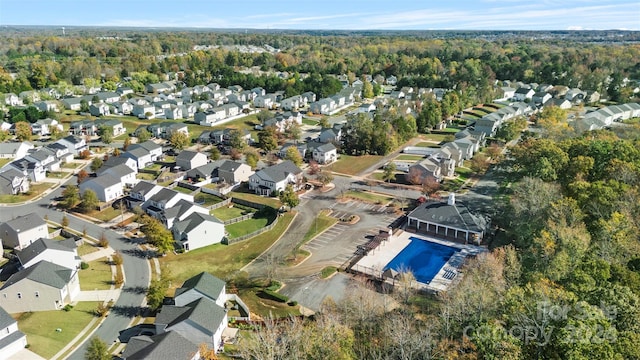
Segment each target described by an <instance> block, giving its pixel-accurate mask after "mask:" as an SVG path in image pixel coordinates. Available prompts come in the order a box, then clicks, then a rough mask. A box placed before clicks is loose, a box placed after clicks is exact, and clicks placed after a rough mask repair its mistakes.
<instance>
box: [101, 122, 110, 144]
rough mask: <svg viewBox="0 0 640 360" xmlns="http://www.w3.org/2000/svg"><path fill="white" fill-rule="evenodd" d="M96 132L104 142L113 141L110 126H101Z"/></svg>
mask: <svg viewBox="0 0 640 360" xmlns="http://www.w3.org/2000/svg"><path fill="white" fill-rule="evenodd" d="M98 134H99V135H100V139H101V140H102V142H103V143H105V144H111V142H112V141H113V127H111V126H101V127H100V129H99V132H98Z"/></svg>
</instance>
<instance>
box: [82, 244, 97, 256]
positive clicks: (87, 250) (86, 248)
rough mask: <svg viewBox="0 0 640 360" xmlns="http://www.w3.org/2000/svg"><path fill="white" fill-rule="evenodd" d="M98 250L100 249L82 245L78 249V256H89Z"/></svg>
mask: <svg viewBox="0 0 640 360" xmlns="http://www.w3.org/2000/svg"><path fill="white" fill-rule="evenodd" d="M98 250H100V248H98V247H95V246H93V245H91V244H87V243H84V244H82V245H80V246H79V247H78V256H82V255H87V254H91V253H92V252H96V251H98Z"/></svg>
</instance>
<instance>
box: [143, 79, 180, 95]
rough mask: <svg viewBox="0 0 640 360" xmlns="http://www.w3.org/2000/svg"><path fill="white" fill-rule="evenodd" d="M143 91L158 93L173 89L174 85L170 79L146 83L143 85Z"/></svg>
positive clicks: (168, 91)
mask: <svg viewBox="0 0 640 360" xmlns="http://www.w3.org/2000/svg"><path fill="white" fill-rule="evenodd" d="M144 89H145V91H146V92H147V93H151V94H160V93H170V92H172V91H175V89H176V87H175V85H174V84H173V82H171V81H166V82H161V83H155V84H147V86H145V88H144Z"/></svg>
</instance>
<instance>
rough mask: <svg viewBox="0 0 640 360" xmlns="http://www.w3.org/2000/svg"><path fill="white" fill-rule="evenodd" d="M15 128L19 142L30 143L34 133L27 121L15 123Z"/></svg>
mask: <svg viewBox="0 0 640 360" xmlns="http://www.w3.org/2000/svg"><path fill="white" fill-rule="evenodd" d="M15 127H16V130H15V132H16V138H17V139H18V140H19V141H30V140H31V136H32V134H33V133H32V132H31V125H29V123H28V122H25V121H20V122H17V123H15Z"/></svg>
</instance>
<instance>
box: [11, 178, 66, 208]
mask: <svg viewBox="0 0 640 360" xmlns="http://www.w3.org/2000/svg"><path fill="white" fill-rule="evenodd" d="M53 185H54V184H53V183H49V182H41V183H38V184H31V188H30V189H29V192H27V193H25V194H18V195H0V203H5V204H15V203H19V202H23V201H28V200H31V199H33V198H35V197H36V196H38V195H40V194H42V193H43V192H44V191H45V190H47V189H49V188H50V187H52V186H53Z"/></svg>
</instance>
